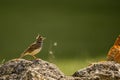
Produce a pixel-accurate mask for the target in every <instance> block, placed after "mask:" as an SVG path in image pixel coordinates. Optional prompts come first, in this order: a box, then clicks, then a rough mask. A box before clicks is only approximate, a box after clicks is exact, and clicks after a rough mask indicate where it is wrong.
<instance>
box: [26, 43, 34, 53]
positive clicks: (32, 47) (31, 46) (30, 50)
mask: <svg viewBox="0 0 120 80" xmlns="http://www.w3.org/2000/svg"><path fill="white" fill-rule="evenodd" d="M35 49H36V43H33V44H31V45H30V46H29V47H28V48H27V49H26V50H25V51H24V53H27V52H32V51H34V50H35Z"/></svg>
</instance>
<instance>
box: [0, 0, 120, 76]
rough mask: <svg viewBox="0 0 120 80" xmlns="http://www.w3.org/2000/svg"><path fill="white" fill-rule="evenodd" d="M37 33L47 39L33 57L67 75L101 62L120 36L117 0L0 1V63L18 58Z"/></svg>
mask: <svg viewBox="0 0 120 80" xmlns="http://www.w3.org/2000/svg"><path fill="white" fill-rule="evenodd" d="M38 33H39V34H41V35H43V36H45V37H46V38H47V39H46V40H45V41H44V46H43V50H42V51H41V53H40V54H37V55H36V56H37V57H40V58H42V59H44V60H47V61H52V62H53V63H55V64H56V65H57V66H59V67H60V69H61V70H62V71H63V72H64V73H65V74H67V75H70V74H72V73H73V72H75V71H76V70H78V69H80V68H83V67H85V66H87V65H88V64H89V63H91V62H94V61H100V60H105V57H106V54H107V52H108V50H109V48H110V47H111V46H112V45H113V43H114V40H115V39H116V37H117V36H118V35H119V34H120V1H119V0H118V1H117V0H59V1H57V0H44V1H41V0H39V1H36V0H33V1H32V0H26V1H25V0H4V1H3V0H1V1H0V61H2V60H3V59H6V61H7V60H10V59H13V58H17V57H19V56H20V54H21V53H22V52H23V51H24V50H25V49H26V48H27V47H28V46H29V45H30V44H31V43H32V42H34V41H35V37H36V36H37V34H38ZM54 43H57V46H54V45H53V44H54ZM51 45H52V48H51V49H50V46H51ZM50 50H51V51H52V52H53V54H52V55H51V54H49V51H50Z"/></svg>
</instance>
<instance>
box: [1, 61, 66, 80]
mask: <svg viewBox="0 0 120 80" xmlns="http://www.w3.org/2000/svg"><path fill="white" fill-rule="evenodd" d="M62 77H64V74H63V73H62V72H61V71H60V70H59V69H58V68H57V67H56V66H55V65H54V64H52V63H49V62H46V61H43V60H41V59H37V60H32V61H28V60H25V59H14V60H10V61H8V62H6V63H5V64H2V65H1V66H0V80H59V79H60V78H62Z"/></svg>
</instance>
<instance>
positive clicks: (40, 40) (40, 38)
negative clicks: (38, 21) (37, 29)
mask: <svg viewBox="0 0 120 80" xmlns="http://www.w3.org/2000/svg"><path fill="white" fill-rule="evenodd" d="M44 39H46V38H45V37H43V36H41V35H39V34H38V36H37V37H36V41H37V42H42V41H43V40H44Z"/></svg>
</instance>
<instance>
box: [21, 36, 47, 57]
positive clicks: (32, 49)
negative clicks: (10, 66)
mask: <svg viewBox="0 0 120 80" xmlns="http://www.w3.org/2000/svg"><path fill="white" fill-rule="evenodd" d="M44 39H45V38H44V37H42V36H40V35H38V36H37V37H36V41H35V42H34V43H33V44H31V45H30V46H29V47H28V48H27V49H26V50H25V51H24V52H23V53H22V54H21V56H20V58H22V57H24V56H26V55H31V56H33V57H34V58H36V57H35V55H36V54H37V53H39V52H40V51H41V49H42V45H43V40H44Z"/></svg>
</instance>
